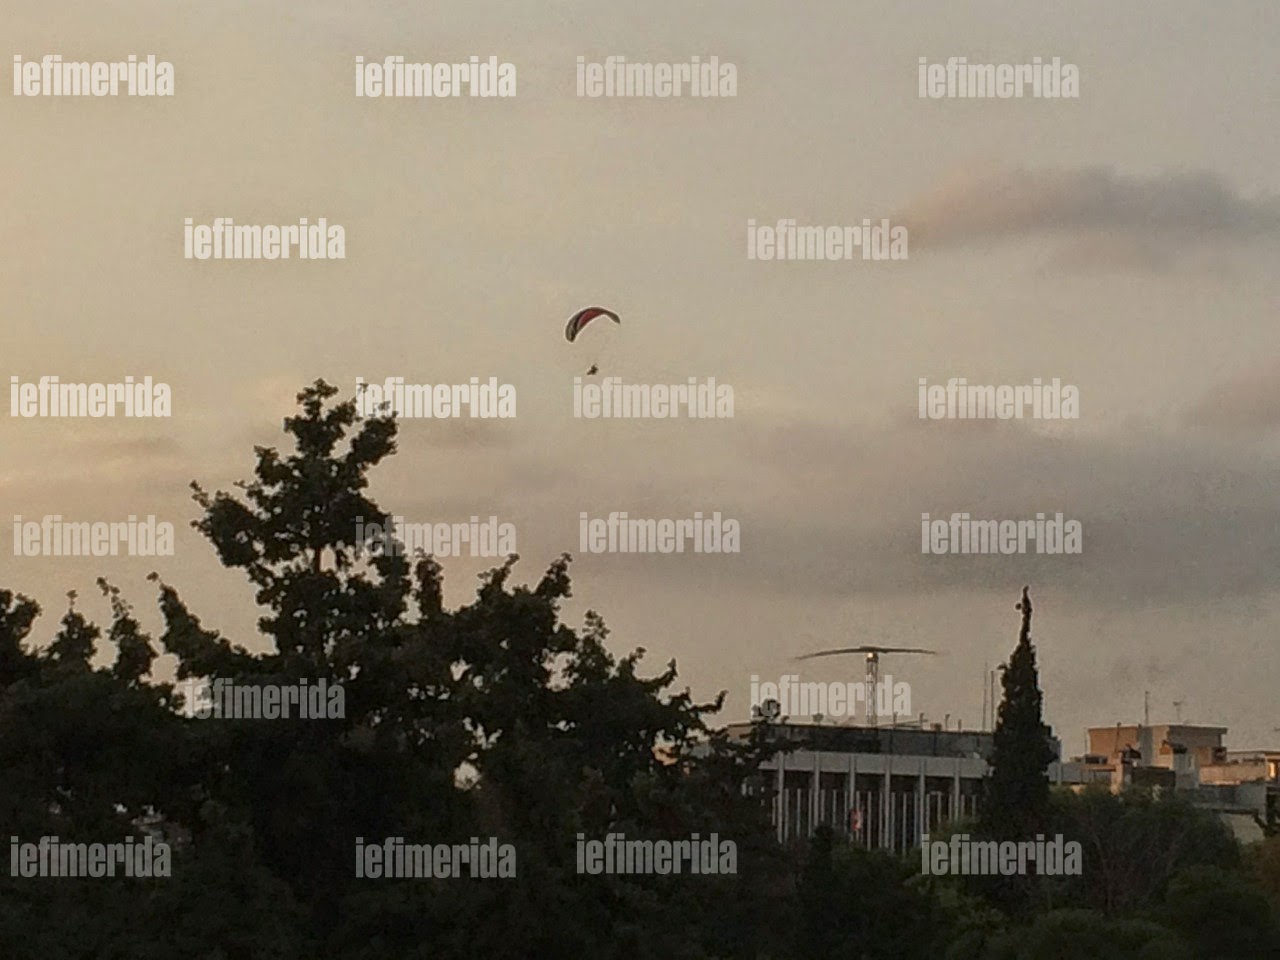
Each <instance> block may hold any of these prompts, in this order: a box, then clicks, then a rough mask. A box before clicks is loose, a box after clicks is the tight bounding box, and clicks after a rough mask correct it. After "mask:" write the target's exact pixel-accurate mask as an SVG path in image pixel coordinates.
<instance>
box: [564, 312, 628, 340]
mask: <svg viewBox="0 0 1280 960" xmlns="http://www.w3.org/2000/svg"><path fill="white" fill-rule="evenodd" d="M596 317H608V318H609V319H610V320H612V321H613V322H614V323H622V320H621V319H619V317H618V315H617V314H616V313H614V312H613V311H612V310H606V309H605V308H604V307H586V308H584V309H582V310H579V311H578V312H577V313H575V314H574V315H573V316H572V317H570V318H569V325H568V326H566V327H565V328H564V338H565V339H566V340H568V341H569V342H570V343H573V338H574V337H576V336H577V335H578V333H579V332H580V331H581V330H582V328H583V327H585V326H586V325H587V324H588V323H590V322H591V321H592V320H594V319H595V318H596Z"/></svg>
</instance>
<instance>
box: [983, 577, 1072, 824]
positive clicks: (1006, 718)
mask: <svg viewBox="0 0 1280 960" xmlns="http://www.w3.org/2000/svg"><path fill="white" fill-rule="evenodd" d="M1016 609H1018V610H1021V611H1022V629H1021V631H1020V632H1019V634H1018V645H1017V646H1016V647H1015V648H1014V650H1013V655H1012V656H1011V657H1010V658H1009V663H1008V664H1007V665H1006V666H1005V667H1004V670H1003V676H1002V677H1001V685H1002V686H1003V688H1004V699H1003V700H1002V701H1001V703H1000V713H999V718H998V719H997V722H996V729H995V736H994V750H993V752H992V755H991V773H990V774H989V775H988V776H987V797H986V805H985V806H984V808H983V814H982V823H983V826H984V828H985V830H984V832H985V833H987V834H988V835H990V836H997V837H1004V838H1010V839H1017V838H1022V837H1029V836H1031V835H1032V834H1034V833H1035V832H1036V831H1037V830H1040V829H1043V826H1044V823H1045V819H1046V816H1047V813H1048V806H1049V778H1048V776H1047V770H1048V767H1049V764H1050V763H1051V762H1052V761H1053V760H1054V757H1055V755H1054V750H1053V747H1052V744H1051V741H1050V730H1049V727H1048V726H1047V725H1046V724H1045V723H1044V720H1043V718H1042V696H1041V693H1040V675H1039V671H1037V669H1036V649H1035V647H1034V646H1033V645H1032V643H1031V597H1030V596H1029V595H1028V593H1027V588H1026V587H1023V588H1022V600H1021V602H1020V603H1018V605H1017V608H1016Z"/></svg>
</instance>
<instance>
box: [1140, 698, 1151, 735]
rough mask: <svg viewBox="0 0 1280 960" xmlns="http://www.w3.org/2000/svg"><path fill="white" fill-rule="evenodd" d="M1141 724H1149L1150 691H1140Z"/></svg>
mask: <svg viewBox="0 0 1280 960" xmlns="http://www.w3.org/2000/svg"><path fill="white" fill-rule="evenodd" d="M1142 725H1143V726H1144V727H1149V726H1151V691H1150V690H1143V691H1142Z"/></svg>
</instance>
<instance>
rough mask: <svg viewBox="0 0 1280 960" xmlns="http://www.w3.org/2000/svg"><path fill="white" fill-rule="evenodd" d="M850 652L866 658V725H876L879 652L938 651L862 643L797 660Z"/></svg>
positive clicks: (928, 652)
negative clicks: (857, 645) (858, 645)
mask: <svg viewBox="0 0 1280 960" xmlns="http://www.w3.org/2000/svg"><path fill="white" fill-rule="evenodd" d="M850 653H860V654H863V655H864V656H865V657H866V660H867V690H866V694H867V725H868V726H872V727H874V726H875V725H876V690H877V689H878V684H879V682H880V654H882V653H924V654H929V655H930V656H936V655H937V653H938V651H936V650H925V649H923V648H922V647H879V646H873V645H864V646H861V647H839V648H837V649H833V650H817V651H814V652H813V653H806V654H802V655H801V656H798V657H796V659H797V660H813V659H815V658H817V657H839V656H844V655H846V654H850Z"/></svg>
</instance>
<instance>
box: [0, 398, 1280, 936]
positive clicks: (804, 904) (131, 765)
mask: <svg viewBox="0 0 1280 960" xmlns="http://www.w3.org/2000/svg"><path fill="white" fill-rule="evenodd" d="M336 396H337V391H336V389H335V388H333V387H331V386H329V385H327V384H325V383H324V382H323V381H317V382H316V383H315V384H313V385H312V386H310V387H308V388H307V389H306V390H304V391H303V392H302V393H301V394H299V396H298V401H299V411H298V413H297V414H296V415H295V416H292V417H290V418H288V419H286V420H285V423H284V429H285V432H286V434H287V435H288V438H289V439H290V440H291V442H292V446H293V450H292V451H291V452H288V453H285V454H282V453H280V452H279V451H277V450H275V449H272V448H259V449H258V450H257V451H256V456H257V465H256V469H255V475H254V478H253V479H252V480H251V481H249V482H247V483H245V484H243V485H241V486H240V488H239V489H238V491H237V492H235V493H226V492H217V493H212V494H211V493H208V492H206V491H205V490H204V489H202V488H201V487H200V486H198V485H196V484H193V491H194V498H195V500H196V502H197V503H198V504H199V506H200V507H201V511H202V515H201V517H200V519H199V520H198V521H197V522H196V524H195V526H196V527H197V529H198V530H199V531H200V532H201V533H202V534H203V535H204V536H205V537H206V538H207V539H208V541H209V542H210V544H211V545H212V547H213V548H214V550H215V551H216V553H217V556H218V557H219V559H220V561H221V562H222V563H223V564H224V565H225V566H227V567H232V568H237V569H240V570H242V571H243V572H244V574H245V576H246V577H247V578H248V580H249V582H250V583H251V584H252V585H253V587H254V590H255V600H256V602H257V603H258V604H259V605H260V607H261V608H263V609H264V610H265V611H266V613H265V615H264V616H262V617H261V619H260V621H259V628H260V631H261V634H262V636H263V638H265V640H267V641H269V644H270V652H267V653H253V652H250V651H249V650H248V649H246V648H245V647H244V646H242V645H238V644H235V643H233V642H231V641H230V640H229V639H227V638H225V637H223V636H221V635H220V634H219V633H218V632H217V631H216V630H214V629H212V628H210V627H206V626H205V625H204V624H203V623H202V621H201V619H200V617H199V616H197V615H196V614H195V613H193V612H192V611H191V610H190V609H189V608H188V606H187V605H186V603H184V601H183V600H182V598H181V596H180V594H179V591H178V589H177V587H176V586H174V585H171V584H168V583H165V582H162V581H161V580H159V579H158V578H157V579H155V583H156V588H157V590H158V604H159V611H160V614H161V616H162V620H163V624H164V626H163V631H162V632H161V633H160V634H159V636H157V637H154V638H153V637H151V636H149V635H148V634H147V633H146V632H145V631H144V630H143V628H142V627H141V625H140V623H139V621H138V619H137V618H136V617H135V615H134V610H133V608H132V607H131V606H130V603H129V602H128V600H127V599H126V598H125V597H124V596H123V594H122V593H121V592H120V591H119V590H118V588H117V587H116V586H113V585H111V584H108V583H106V582H105V581H100V583H101V586H102V589H103V592H104V594H105V596H106V597H107V600H108V603H109V606H110V611H111V619H110V625H109V626H107V627H106V628H105V630H104V629H103V628H100V627H99V626H97V625H95V624H94V623H92V622H91V621H90V620H89V619H88V618H87V617H86V616H85V615H84V614H83V613H82V612H81V611H80V610H79V609H77V606H76V601H75V599H74V598H73V600H72V603H71V605H70V608H69V609H68V611H67V612H66V614H65V615H64V616H63V617H62V620H61V623H60V624H59V626H58V629H57V631H56V634H55V635H54V636H53V637H52V639H51V640H48V642H43V643H40V642H37V638H36V637H35V636H34V631H35V627H36V625H37V621H38V618H39V615H40V608H39V606H38V605H37V604H36V603H35V602H34V601H33V600H30V599H28V598H26V597H22V596H17V595H15V594H13V593H12V592H9V591H0V770H2V771H3V779H2V781H0V782H2V786H0V825H2V826H3V828H4V835H6V836H9V837H11V838H16V839H17V840H18V841H20V842H22V843H29V842H35V841H38V840H39V838H41V837H44V836H56V837H58V838H59V839H60V840H61V841H63V842H75V843H92V842H102V843H115V842H119V841H121V840H122V839H123V838H124V837H126V836H132V837H135V838H143V837H145V836H151V837H154V838H159V839H164V840H165V841H167V842H168V843H169V844H170V846H171V849H172V851H173V858H172V875H171V876H170V877H167V878H122V877H115V878H110V879H93V878H82V879H76V878H66V877H60V878H55V877H23V876H13V875H12V873H13V870H12V856H13V855H12V848H11V868H10V869H8V870H3V871H0V956H3V957H5V958H14V960H21V958H28V957H30V958H36V957H39V958H41V960H49V958H55V960H56V958H79V957H85V958H89V957H92V958H121V960H126V958H127V960H151V958H156V960H159V958H164V960H170V958H173V957H184V958H188V960H241V958H272V960H276V958H278V960H286V958H288V960H292V958H304V957H313V956H327V957H333V958H341V960H364V958H370V960H372V958H375V957H376V958H386V957H395V958H397V960H413V958H428V957H430V958H472V957H486V958H508V957H509V958H574V960H577V958H579V957H583V956H591V957H595V958H602V960H603V958H618V960H647V958H655V960H656V958H664V960H667V958H682V960H706V958H758V960H764V958H773V960H790V958H800V957H805V958H814V960H816V958H832V960H835V958H841V960H844V958H848V960H867V958H877V960H878V958H884V960H902V958H906V960H910V958H915V957H922V958H923V957H926V956H927V957H951V958H973V960H987V958H990V960H1004V958H1009V960H1014V958H1037V960H1039V958H1074V957H1081V958H1085V957H1088V958H1090V960H1097V958H1113V957H1114V958H1117V960H1118V958H1130V957H1132V958H1143V960H1153V958H1157V957H1158V958H1160V960H1170V958H1173V960H1177V958H1182V957H1185V958H1204V960H1232V958H1241V960H1245V958H1247V960H1257V958H1260V957H1277V956H1280V933H1278V930H1280V927H1278V924H1277V902H1278V900H1280V847H1278V846H1277V844H1278V843H1280V841H1278V840H1276V839H1275V838H1272V839H1271V840H1269V841H1268V842H1267V843H1266V844H1265V845H1262V846H1260V847H1258V848H1255V849H1252V850H1249V851H1242V850H1241V849H1240V847H1239V846H1238V845H1237V844H1236V843H1235V841H1234V840H1233V839H1232V838H1231V836H1230V835H1229V834H1228V833H1227V831H1226V830H1225V829H1224V828H1223V827H1222V826H1221V825H1220V824H1219V823H1218V821H1217V820H1215V819H1214V818H1213V817H1212V816H1210V815H1208V814H1206V813H1204V812H1202V811H1199V810H1196V809H1193V808H1191V807H1189V806H1187V805H1185V804H1182V803H1180V802H1177V801H1172V800H1167V799H1155V798H1152V797H1150V796H1149V795H1145V794H1131V795H1124V796H1112V795H1110V794H1108V793H1089V794H1085V795H1080V796H1077V795H1073V794H1067V795H1057V794H1055V795H1052V796H1048V797H1047V799H1046V798H1043V797H1040V798H1039V799H1037V800H1036V804H1035V816H1036V818H1037V819H1036V820H1035V822H1034V824H1030V825H1031V826H1034V827H1037V828H1038V827H1041V826H1043V827H1045V828H1047V829H1052V830H1054V831H1057V832H1062V833H1064V834H1067V835H1069V836H1073V837H1077V838H1079V839H1080V840H1081V841H1082V843H1083V844H1084V849H1085V866H1084V872H1083V874H1082V875H1081V876H1079V877H1051V878H1019V882H1018V883H1017V884H1015V885H1014V889H1012V890H1011V889H1010V887H1009V885H1008V884H1001V885H998V886H995V885H990V884H984V883H982V882H980V878H955V877H927V878H926V877H922V876H920V871H919V867H918V859H917V860H915V861H912V860H910V859H908V860H901V859H899V858H895V857H892V856H890V855H888V854H885V853H882V852H878V851H865V850H861V849H857V848H855V847H853V846H851V845H850V844H849V843H848V842H847V840H846V839H845V838H843V837H838V836H834V835H832V834H831V833H830V831H827V830H820V831H819V832H818V834H817V836H816V837H815V838H814V839H813V841H812V842H811V843H809V844H807V845H804V846H801V847H796V848H782V847H780V846H779V845H778V844H777V843H776V841H775V840H774V834H773V831H772V830H771V828H770V826H769V804H770V794H769V789H770V788H771V786H772V781H771V778H768V777H762V776H760V775H759V773H758V768H759V765H760V763H761V761H762V760H764V759H765V758H767V757H768V756H770V755H772V753H773V751H774V750H775V749H776V748H777V747H776V745H775V744H774V743H773V742H772V736H771V731H772V724H771V723H769V722H768V721H762V722H760V723H758V724H756V726H755V727H754V734H753V735H752V736H751V737H750V738H748V739H745V740H734V739H731V738H729V737H727V736H726V735H725V734H724V733H723V732H722V731H720V730H717V729H716V728H715V727H714V726H713V724H712V720H713V719H714V716H715V714H716V713H717V711H718V710H719V709H720V706H721V703H722V701H723V694H722V695H721V696H720V697H717V698H716V700H715V701H713V702H710V703H699V702H697V701H696V700H694V699H693V698H692V697H691V695H690V693H689V691H688V690H680V689H678V688H677V687H676V680H677V675H676V669H675V664H674V662H673V663H671V664H669V665H668V666H667V668H666V669H665V670H664V671H663V672H661V673H660V674H659V675H657V676H645V675H643V674H642V673H641V671H640V659H641V655H642V653H643V651H642V650H638V651H636V652H634V653H632V654H630V655H628V656H625V657H621V658H618V657H615V656H614V655H613V654H611V653H610V652H609V650H608V648H607V645H606V642H605V641H606V638H607V635H608V630H607V629H606V627H605V624H604V621H603V620H602V619H601V618H600V617H599V616H598V615H597V614H595V613H594V612H592V613H588V615H587V616H586V620H585V624H584V625H583V627H582V628H581V629H578V630H574V629H571V628H569V627H568V626H566V625H565V624H563V623H562V622H561V621H560V617H559V610H560V604H561V602H562V601H563V600H564V599H565V598H567V597H569V596H570V587H571V584H570V578H569V558H568V557H567V556H566V557H561V558H559V559H557V560H555V561H554V562H553V563H552V564H551V565H550V567H549V568H548V569H547V570H546V572H545V573H544V574H543V575H542V577H541V578H540V579H539V580H538V581H537V582H536V584H534V585H532V586H529V585H515V584H513V583H512V575H513V572H514V566H515V563H516V558H515V557H512V558H509V559H508V560H507V561H506V562H505V563H503V564H501V565H500V566H498V567H497V568H496V569H494V570H492V571H490V572H489V573H488V574H486V575H485V576H484V577H482V579H481V584H480V587H479V589H478V591H477V593H476V596H475V599H474V600H472V601H471V602H470V603H468V604H466V605H464V606H461V607H459V608H457V609H453V610H449V609H446V608H445V604H444V600H443V582H442V574H441V568H440V566H439V565H438V564H437V563H436V562H435V561H434V560H433V559H431V558H430V557H422V556H418V557H405V556H397V555H387V554H382V555H373V556H370V555H367V554H361V553H360V552H359V551H358V549H357V546H356V544H354V543H352V542H351V541H352V540H353V539H354V537H353V535H352V532H353V530H354V529H355V525H356V522H357V520H358V519H362V520H364V521H366V522H367V521H368V520H370V519H371V518H375V517H381V516H382V515H383V514H384V512H385V511H383V510H382V509H380V508H379V506H378V505H377V504H376V503H375V502H374V501H373V500H372V499H371V498H370V497H369V496H368V494H367V489H368V474H369V472H370V470H371V469H372V468H374V467H375V466H377V465H378V464H379V463H381V462H382V461H383V460H384V459H385V458H386V457H388V456H390V455H392V454H393V453H394V452H395V449H396V425H395V423H394V421H393V420H391V419H389V418H371V419H360V418H358V417H357V416H356V413H355V406H354V404H353V402H351V401H346V402H341V401H338V400H337V399H335V398H336ZM1025 617H1026V620H1025V621H1024V622H1029V617H1030V603H1029V601H1028V602H1027V609H1026V613H1025ZM1024 633H1027V631H1026V630H1024ZM100 646H101V647H102V648H103V650H105V651H107V652H114V659H113V660H112V661H111V662H110V663H109V665H105V666H95V662H100V661H98V658H97V656H96V654H97V652H98V650H99V647H100ZM160 650H163V651H164V652H165V653H168V654H171V655H172V656H173V657H174V658H175V659H176V662H177V677H178V680H179V681H183V680H186V679H187V678H220V679H224V680H229V681H232V682H233V683H236V684H241V685H253V684H262V683H277V684H296V683H298V681H299V679H300V678H306V679H307V680H308V681H312V682H314V681H319V680H321V679H323V680H325V681H326V682H327V683H329V684H334V683H340V684H341V685H342V687H343V690H344V694H345V697H344V706H345V715H344V716H343V717H341V718H336V719H319V720H316V719H297V718H294V719H274V720H264V719H226V718H222V719H217V720H204V719H196V718H193V717H190V716H187V715H185V714H184V713H183V712H182V710H181V709H180V708H181V707H182V702H181V701H182V694H181V689H182V688H181V686H180V685H175V684H170V683H160V682H156V681H155V680H154V678H153V677H152V667H153V664H154V661H155V659H156V657H157V656H158V652H159V651H160ZM1022 660H1023V661H1025V660H1026V657H1025V655H1024V656H1023V658H1022ZM1015 666H1016V665H1015ZM1029 666H1030V671H1031V672H1030V674H1029V676H1030V677H1031V686H1032V687H1035V676H1034V658H1032V659H1031V660H1030V664H1029ZM1026 667H1027V664H1026V663H1025V662H1024V663H1023V664H1022V667H1020V668H1019V670H1020V674H1019V676H1020V677H1021V679H1020V680H1019V681H1018V683H1019V684H1020V687H1019V689H1025V687H1026V681H1027V676H1028V674H1027V672H1026ZM1038 696H1039V691H1038V688H1035V697H1036V698H1037V699H1036V701H1035V705H1034V706H1035V709H1034V711H1030V710H1023V711H1021V712H1019V711H1018V710H1014V709H1012V708H1011V709H1010V712H1009V715H1010V716H1014V715H1015V714H1016V715H1018V716H1024V717H1025V718H1029V719H1027V722H1028V723H1031V724H1032V726H1034V724H1035V723H1038V722H1039V700H1038ZM1008 697H1009V688H1008V683H1006V698H1008ZM1003 715H1004V711H1003V708H1002V716H1003ZM1017 742H1018V738H1017V737H1016V736H1011V737H1006V738H1005V739H1004V740H1002V741H1001V743H1002V744H1005V746H1006V749H1005V753H1006V754H1007V755H1010V756H1013V755H1020V754H1019V751H1018V750H1017V749H1016V743H1017ZM1036 762H1038V760H1037V761H1036ZM1035 765H1036V764H1035V763H1030V764H1024V767H1025V768H1026V769H1025V772H1024V773H1023V774H1014V775H1011V776H1005V778H1004V779H1003V780H1001V781H1000V782H1001V787H1000V791H1001V793H1000V796H1001V797H1004V798H1006V801H1002V802H1007V803H1009V804H1013V805H1015V806H1016V804H1017V802H1018V801H1017V798H1018V797H1019V796H1020V793H1019V789H1020V788H1019V787H1018V785H1017V781H1018V777H1019V776H1022V777H1023V778H1024V782H1026V783H1030V780H1029V779H1027V778H1033V777H1034V776H1035V775H1036V770H1035ZM1041 773H1042V770H1041ZM1029 789H1031V791H1032V793H1034V794H1036V796H1037V797H1039V794H1038V788H1036V787H1034V786H1033V787H1031V788H1029ZM1009 798H1012V799H1009ZM1029 823H1030V822H1027V823H1023V822H1019V823H1017V824H1015V823H1013V822H1012V820H1011V821H1010V822H1009V823H1008V824H1006V825H1005V826H1007V827H1008V830H1009V831H1011V832H1016V831H1023V830H1025V829H1027V828H1028V826H1029ZM963 826H964V825H957V827H956V828H957V829H961V828H963ZM973 829H974V830H985V831H988V832H989V833H990V834H991V835H1001V832H1002V823H1001V822H1000V820H999V818H998V817H997V818H996V819H995V820H992V819H991V817H990V815H989V817H988V819H987V820H986V821H984V823H982V824H975V825H973ZM610 833H621V834H624V835H625V836H626V838H627V839H629V840H630V839H643V838H652V839H680V838H688V837H689V836H690V835H691V834H694V833H697V834H700V835H701V836H703V837H706V836H707V835H709V834H712V833H715V834H718V836H719V837H721V838H727V839H732V840H733V841H735V842H736V844H737V850H738V856H737V873H736V874H733V875H729V876H689V875H687V874H681V875H678V876H676V875H668V876H643V875H628V876H621V875H613V876H609V875H603V876H583V875H579V873H578V871H577V867H576V857H575V850H576V841H577V838H578V837H579V835H585V836H586V837H587V838H592V839H599V838H603V837H604V836H605V835H607V834H610ZM475 836H479V837H482V838H487V837H490V836H494V837H498V838H499V839H500V840H501V841H503V842H510V843H512V844H514V846H515V847H516V851H517V874H516V876H515V877H514V878H510V879H475V878H463V879H377V880H372V879H366V878H359V877H357V876H356V870H355V851H356V838H358V837H359V838H363V839H364V840H365V842H367V843H375V844H378V843H381V842H382V841H383V840H384V839H385V838H388V837H403V838H405V840H406V842H408V843H419V844H420V843H431V844H436V843H466V842H467V841H468V840H469V839H470V838H471V837H475Z"/></svg>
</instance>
